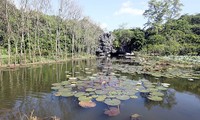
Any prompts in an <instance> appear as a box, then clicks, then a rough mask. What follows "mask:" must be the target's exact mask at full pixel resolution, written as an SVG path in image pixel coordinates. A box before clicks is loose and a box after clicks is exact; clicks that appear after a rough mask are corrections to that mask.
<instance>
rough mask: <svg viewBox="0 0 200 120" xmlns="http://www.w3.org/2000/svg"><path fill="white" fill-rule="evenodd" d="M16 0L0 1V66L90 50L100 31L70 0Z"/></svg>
mask: <svg viewBox="0 0 200 120" xmlns="http://www.w3.org/2000/svg"><path fill="white" fill-rule="evenodd" d="M18 2H19V5H18V6H17V7H16V5H15V4H16V3H15V4H14V3H13V2H11V1H9V0H3V1H2V2H1V3H0V66H1V65H16V64H27V63H36V62H44V61H47V60H52V61H59V60H66V59H67V57H69V56H72V57H75V56H76V57H77V56H87V55H91V54H94V52H95V45H96V43H97V41H98V36H99V35H100V34H101V33H102V32H103V31H102V30H101V28H100V27H99V25H97V24H96V23H94V22H93V21H92V20H91V19H90V18H89V17H85V16H83V15H82V9H81V7H80V6H79V5H78V3H76V2H75V1H74V0H61V1H58V2H57V4H58V6H57V7H55V6H54V5H53V6H52V4H53V3H52V1H51V0H45V1H43V0H42V1H41V0H18ZM54 4H55V2H54ZM54 13H56V14H54Z"/></svg>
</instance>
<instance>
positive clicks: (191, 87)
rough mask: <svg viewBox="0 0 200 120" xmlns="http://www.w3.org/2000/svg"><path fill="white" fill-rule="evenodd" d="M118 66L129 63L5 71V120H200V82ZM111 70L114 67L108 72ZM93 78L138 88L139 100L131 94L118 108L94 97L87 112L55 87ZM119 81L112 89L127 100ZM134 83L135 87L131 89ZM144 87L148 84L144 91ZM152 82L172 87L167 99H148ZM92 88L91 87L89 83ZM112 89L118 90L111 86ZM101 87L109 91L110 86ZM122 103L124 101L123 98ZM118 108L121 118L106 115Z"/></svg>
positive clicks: (0, 115) (1, 80) (1, 89)
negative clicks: (117, 66) (134, 118)
mask: <svg viewBox="0 0 200 120" xmlns="http://www.w3.org/2000/svg"><path fill="white" fill-rule="evenodd" d="M121 61H123V60H121ZM115 64H123V62H116V60H113V61H112V60H105V59H88V60H76V61H68V62H65V63H57V64H46V65H37V66H29V67H21V68H16V69H11V70H9V69H7V70H5V69H4V70H0V120H4V119H5V120H18V119H19V118H24V119H27V117H26V116H29V115H30V113H31V112H33V114H34V116H37V117H39V118H42V119H50V118H51V117H53V116H57V117H58V118H60V119H61V120H130V116H131V115H133V114H139V115H140V118H139V119H141V120H188V119H191V120H199V118H200V80H195V81H189V80H188V79H184V78H179V77H176V78H166V77H153V76H151V75H147V74H130V73H123V72H121V71H119V70H114V69H109V68H115V67H114V66H115ZM107 66H109V67H107ZM105 68H108V69H107V70H105ZM109 70H112V71H109ZM104 73H105V74H104ZM107 73H112V74H113V75H111V78H109V77H108V76H109V75H108V76H107ZM92 74H93V76H95V77H96V79H97V77H98V75H103V79H116V80H118V82H120V80H122V81H123V82H122V84H123V85H126V86H127V87H126V86H125V88H124V87H123V90H127V89H129V88H130V85H133V87H137V88H138V89H135V88H133V89H134V90H135V91H131V92H134V97H130V96H129V97H128V98H127V99H126V100H120V104H119V105H117V107H116V106H114V107H111V106H112V105H111V106H110V105H108V103H107V104H106V103H105V102H100V101H99V102H98V101H97V100H95V99H92V101H93V102H94V103H95V105H96V106H95V107H92V108H83V107H81V106H79V100H78V98H77V97H74V96H73V95H72V97H62V96H55V94H56V92H57V90H53V89H52V87H53V86H52V84H53V83H63V81H66V80H67V77H68V78H69V77H70V76H73V77H74V76H75V77H77V78H79V79H82V80H83V79H88V78H89V77H88V76H92ZM94 74H95V75H94ZM115 75H116V76H117V77H115ZM90 78H91V77H90ZM93 78H94V77H93ZM70 79H73V78H72V77H71V78H70ZM91 79H92V78H91ZM77 81H79V80H77ZM77 81H76V82H77ZM102 82H104V81H101V84H102ZM105 82H107V81H105ZM118 82H117V83H115V82H113V81H111V82H110V83H109V85H107V87H108V86H109V88H110V89H111V90H113V91H118V90H121V91H120V92H121V93H120V95H121V96H124V94H123V91H122V87H121V86H120V87H119V86H117V87H116V85H118ZM141 82H142V83H141ZM143 82H144V83H143ZM78 83H79V82H78ZM128 83H130V85H127V84H128ZM138 83H141V84H142V85H139V87H138V85H137V84H138ZM147 83H148V85H154V86H156V85H158V84H161V83H169V84H170V86H169V87H168V88H167V89H166V90H165V91H163V92H162V93H163V97H162V100H159V101H153V100H150V99H148V98H149V96H148V98H147V94H146V93H145V92H144V88H145V85H147ZM155 83H156V84H155ZM75 84H76V83H75ZM81 84H82V83H81ZM87 84H91V83H90V82H88V81H87ZM135 84H136V85H135ZM143 84H144V85H143ZM84 85H85V84H83V87H84ZM112 85H113V86H115V89H112V88H111V86H112ZM101 86H103V87H104V88H106V86H105V85H101ZM90 87H91V86H90ZM141 87H143V88H141ZM86 89H87V88H85V89H84V90H86ZM130 89H132V88H130ZM139 89H142V90H143V92H141V91H142V90H139ZM76 90H77V89H75V90H73V91H76ZM136 90H137V91H136ZM145 90H146V89H145ZM88 91H92V92H93V95H94V94H95V91H96V94H97V91H98V90H97V88H95V89H94V88H93V89H88ZM99 92H102V91H99ZM74 94H75V93H74ZM152 94H153V93H152ZM110 97H111V96H110ZM118 98H120V96H118ZM121 99H124V98H123V97H121ZM112 108H117V109H114V110H118V111H117V112H118V115H116V116H112V117H110V116H108V115H107V114H104V113H105V111H106V110H109V109H112Z"/></svg>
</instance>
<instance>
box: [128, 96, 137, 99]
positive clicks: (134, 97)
mask: <svg viewBox="0 0 200 120" xmlns="http://www.w3.org/2000/svg"><path fill="white" fill-rule="evenodd" d="M130 98H133V99H136V98H138V96H136V95H131V96H130Z"/></svg>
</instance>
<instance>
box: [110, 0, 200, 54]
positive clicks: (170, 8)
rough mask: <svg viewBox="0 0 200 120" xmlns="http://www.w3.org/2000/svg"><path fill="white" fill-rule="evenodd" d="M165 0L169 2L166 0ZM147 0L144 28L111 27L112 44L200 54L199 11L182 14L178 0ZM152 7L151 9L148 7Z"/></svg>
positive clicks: (145, 50)
mask: <svg viewBox="0 0 200 120" xmlns="http://www.w3.org/2000/svg"><path fill="white" fill-rule="evenodd" d="M166 1H169V2H166ZM166 1H165V0H161V1H156V0H150V2H149V9H148V10H146V11H145V12H144V16H145V17H148V18H149V19H148V21H147V23H146V24H145V25H146V26H145V29H144V30H140V29H138V28H134V29H118V30H114V31H113V34H114V35H115V41H114V43H115V47H116V48H119V47H121V46H123V45H124V46H123V48H125V51H126V52H133V51H140V52H142V53H147V54H151V55H200V14H196V15H187V14H185V15H182V16H181V17H179V18H178V19H177V16H178V15H179V11H180V10H181V6H182V4H181V3H180V2H179V0H175V1H171V0H166ZM152 8H155V9H152Z"/></svg>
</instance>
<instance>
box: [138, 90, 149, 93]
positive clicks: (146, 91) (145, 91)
mask: <svg viewBox="0 0 200 120" xmlns="http://www.w3.org/2000/svg"><path fill="white" fill-rule="evenodd" d="M140 92H141V93H149V92H150V91H149V90H148V89H143V90H140Z"/></svg>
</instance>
